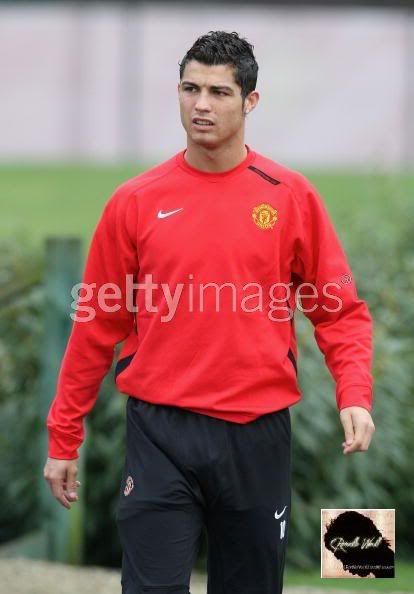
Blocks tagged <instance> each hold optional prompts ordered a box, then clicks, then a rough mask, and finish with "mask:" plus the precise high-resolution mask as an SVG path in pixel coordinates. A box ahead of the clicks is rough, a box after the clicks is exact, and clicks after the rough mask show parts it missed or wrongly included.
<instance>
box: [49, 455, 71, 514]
mask: <svg viewBox="0 0 414 594" xmlns="http://www.w3.org/2000/svg"><path fill="white" fill-rule="evenodd" d="M77 473H78V460H77V458H75V459H74V460H59V459H57V458H48V459H47V460H46V464H45V467H44V469H43V476H44V478H45V479H46V480H47V482H48V483H49V487H50V489H51V491H52V493H53V496H54V497H55V498H56V499H57V500H58V501H59V503H60V504H61V505H63V507H66V508H67V509H70V502H71V501H72V502H74V501H77V500H78V495H77V489H78V487H79V486H80V482H79V481H77V480H76V476H77Z"/></svg>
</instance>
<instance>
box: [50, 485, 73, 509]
mask: <svg viewBox="0 0 414 594" xmlns="http://www.w3.org/2000/svg"><path fill="white" fill-rule="evenodd" d="M49 484H50V488H51V491H52V494H53V496H54V498H55V499H56V500H57V501H59V503H60V504H61V505H63V507H66V508H67V509H70V502H69V500H68V498H67V497H66V494H65V492H64V490H63V479H61V478H58V479H50V480H49Z"/></svg>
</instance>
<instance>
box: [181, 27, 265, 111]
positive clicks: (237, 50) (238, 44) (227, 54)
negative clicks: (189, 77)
mask: <svg viewBox="0 0 414 594" xmlns="http://www.w3.org/2000/svg"><path fill="white" fill-rule="evenodd" d="M253 49H254V46H253V45H252V44H251V43H249V42H248V41H247V40H246V39H243V38H241V37H239V34H238V33H235V32H233V33H227V32H226V31H209V32H208V33H207V34H206V35H202V36H201V37H199V38H198V39H197V40H196V41H195V42H194V43H193V46H192V47H191V48H190V49H189V50H188V52H187V53H186V54H185V56H184V58H183V60H182V61H181V62H180V63H179V66H180V80H181V79H182V78H183V73H184V69H185V67H186V64H187V63H188V62H190V60H196V61H197V62H201V63H202V64H207V65H209V66H213V65H216V64H230V65H232V66H233V67H234V79H235V81H236V83H237V84H238V85H239V87H241V95H242V98H243V101H244V99H245V98H246V97H247V95H248V94H249V93H251V92H252V91H254V90H255V88H256V82H257V72H258V70H259V67H258V65H257V62H256V58H255V57H254V54H253Z"/></svg>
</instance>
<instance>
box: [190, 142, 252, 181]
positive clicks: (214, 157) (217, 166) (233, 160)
mask: <svg viewBox="0 0 414 594" xmlns="http://www.w3.org/2000/svg"><path fill="white" fill-rule="evenodd" d="M246 156H247V149H246V146H245V144H244V142H241V143H240V142H239V143H237V145H235V146H230V145H226V146H223V147H218V148H208V147H204V146H200V145H198V144H194V143H192V142H191V139H187V150H186V152H185V154H184V158H185V160H186V161H187V163H188V164H189V165H191V167H194V168H195V169H199V170H200V171H206V172H209V173H220V172H223V171H228V170H229V169H233V168H234V167H237V165H239V164H240V163H241V162H242V161H244V159H245V158H246Z"/></svg>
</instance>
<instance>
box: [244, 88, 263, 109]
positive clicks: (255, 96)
mask: <svg viewBox="0 0 414 594" xmlns="http://www.w3.org/2000/svg"><path fill="white" fill-rule="evenodd" d="M259 99H260V95H259V93H258V91H252V92H251V93H249V94H248V95H247V97H246V99H245V100H244V110H243V111H244V114H245V115H247V114H248V113H250V112H251V111H252V110H253V109H254V108H255V107H256V105H257V104H258V102H259Z"/></svg>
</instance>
